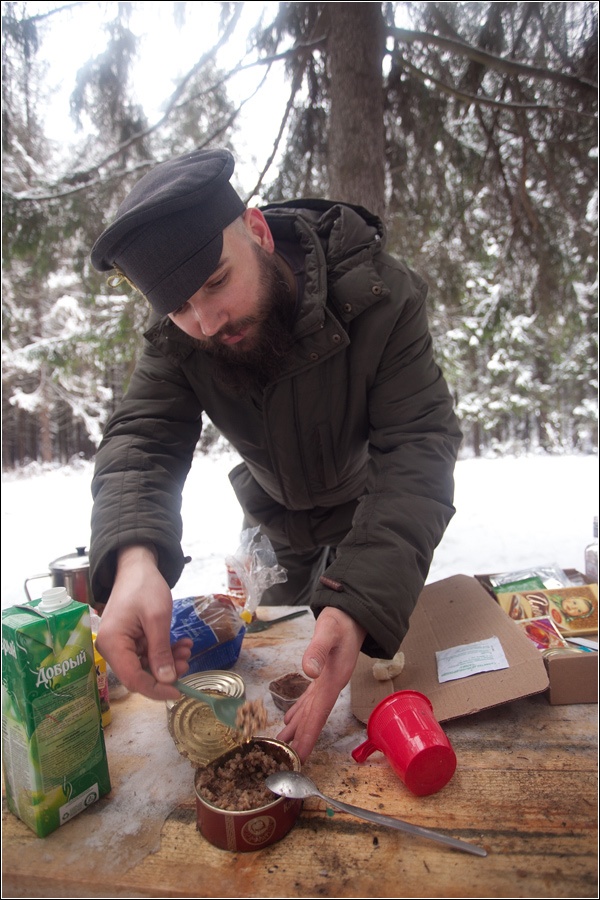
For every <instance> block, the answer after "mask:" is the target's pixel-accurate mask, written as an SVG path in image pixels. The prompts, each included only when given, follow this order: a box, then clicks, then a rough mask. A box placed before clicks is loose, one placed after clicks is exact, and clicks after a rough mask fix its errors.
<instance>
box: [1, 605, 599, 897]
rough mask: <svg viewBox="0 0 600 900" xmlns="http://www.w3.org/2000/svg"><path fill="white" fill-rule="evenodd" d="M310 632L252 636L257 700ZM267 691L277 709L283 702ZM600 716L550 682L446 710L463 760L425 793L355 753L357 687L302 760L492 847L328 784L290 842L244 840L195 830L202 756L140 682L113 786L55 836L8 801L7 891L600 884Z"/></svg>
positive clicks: (125, 707)
mask: <svg viewBox="0 0 600 900" xmlns="http://www.w3.org/2000/svg"><path fill="white" fill-rule="evenodd" d="M285 611H286V610H266V611H265V612H264V613H263V612H262V611H261V616H264V617H266V618H269V617H274V616H277V615H281V613H282V612H285ZM311 632H312V616H311V615H307V616H305V617H302V618H299V619H296V620H294V621H290V622H285V623H281V624H279V625H277V626H274V627H273V628H271V629H270V630H268V631H265V632H262V633H257V634H253V635H247V636H246V638H245V642H244V646H243V649H242V653H241V656H240V659H239V661H238V663H237V664H236V667H235V671H237V672H239V673H240V674H241V675H242V677H243V678H244V680H245V682H246V685H247V695H248V697H249V698H250V699H253V698H254V697H258V696H264V695H265V693H266V685H268V682H269V681H271V680H272V679H274V678H277V677H279V676H280V675H282V674H285V673H286V672H290V671H298V670H299V668H300V661H301V656H302V649H303V647H304V646H305V645H306V642H307V640H308V637H309V635H310V634H311ZM267 696H268V695H267ZM270 703H271V700H270V697H268V702H267V705H268V708H269V711H270V712H271V714H272V717H273V718H274V719H275V718H276V716H277V715H279V716H280V715H282V714H281V713H278V712H277V710H276V708H275V706H273V705H269V704H270ZM596 723H597V706H596V705H595V704H587V705H572V706H551V705H550V704H549V703H548V700H547V697H546V695H544V694H539V695H537V696H534V697H529V698H526V699H522V700H518V701H514V702H512V703H508V704H506V705H503V706H498V707H495V708H493V709H489V710H487V711H484V712H480V713H476V714H474V715H470V716H465V717H464V718H462V719H457V720H454V721H451V722H448V723H446V724H445V725H444V728H445V731H446V733H447V734H448V736H449V738H450V741H451V742H452V744H453V746H454V749H455V751H456V754H457V758H458V767H457V770H456V773H455V775H454V777H453V778H452V780H451V781H450V783H449V784H447V785H446V787H444V788H443V790H441V791H440V792H439V793H437V794H434V795H432V796H429V797H416V796H413V795H412V794H410V793H409V792H408V790H407V789H406V788H405V787H404V785H403V784H402V783H401V782H400V780H399V779H398V777H397V776H396V775H395V774H394V773H393V772H392V770H391V769H390V768H389V765H388V764H387V762H386V760H385V758H384V757H383V756H382V755H381V754H375V755H374V756H372V757H371V758H370V759H369V761H368V762H367V763H365V764H364V765H358V764H357V763H355V762H354V760H353V759H352V757H351V755H350V751H351V750H352V749H353V748H354V747H355V746H356V745H357V744H358V743H360V742H361V741H362V740H363V739H364V737H365V728H364V725H363V724H361V723H360V722H359V721H358V720H357V719H355V718H354V717H353V715H352V713H351V711H350V695H349V688H347V689H345V691H344V692H343V693H342V695H341V697H340V700H339V701H338V704H337V706H336V709H335V711H334V713H333V715H332V717H331V719H330V721H329V723H328V725H327V726H326V728H325V730H324V732H323V734H322V736H321V738H320V740H319V743H318V745H317V747H316V749H315V751H314V752H313V754H312V755H311V757H310V759H309V760H308V761H307V763H306V764H305V766H304V770H305V772H306V773H307V774H308V775H309V776H310V777H311V778H312V779H313V780H314V781H315V782H316V784H317V785H318V786H319V788H320V789H321V790H322V791H323V792H324V793H325V794H328V795H329V796H331V797H333V798H338V799H341V800H344V801H346V802H348V803H351V804H354V805H357V806H363V807H367V808H369V809H372V810H376V811H380V812H384V813H386V814H388V815H393V816H397V817H399V818H402V819H404V820H406V821H410V822H413V823H415V824H418V825H422V826H425V827H428V828H431V829H434V830H437V831H442V832H444V833H446V834H449V835H452V836H454V837H458V838H461V839H462V840H466V841H470V842H472V843H474V844H478V845H480V846H483V847H485V848H486V850H487V851H488V856H487V857H486V858H479V857H475V856H471V855H469V854H466V853H462V852H459V851H456V850H453V849H450V848H448V847H446V846H443V845H440V844H437V843H433V842H431V841H428V840H425V839H422V838H417V837H414V836H412V835H408V834H404V833H401V832H397V831H394V830H391V829H386V828H384V827H379V826H373V825H371V824H369V823H368V822H365V821H363V820H360V819H357V818H354V817H352V816H350V815H348V814H345V813H340V812H336V813H335V814H333V815H331V811H329V812H328V811H327V808H326V804H325V803H324V802H323V801H321V800H319V799H315V798H311V799H309V800H306V801H305V803H304V808H303V811H302V813H301V815H300V818H299V821H298V823H297V824H296V826H295V827H294V828H293V829H292V831H291V832H290V833H289V834H288V835H287V836H286V837H285V838H284V839H283V840H281V841H280V842H279V843H277V844H274V845H272V846H269V847H266V848H264V849H262V850H258V851H255V852H251V853H232V852H228V851H224V850H219V849H216V848H215V847H213V846H212V845H211V844H209V843H208V842H207V841H206V840H205V839H204V838H203V837H202V835H201V834H199V832H198V831H197V829H196V812H195V799H194V789H193V769H192V768H191V766H190V764H189V762H188V761H187V760H185V759H183V758H182V757H181V756H180V755H179V754H178V753H177V751H176V748H175V746H174V744H173V741H172V739H171V737H170V735H169V733H168V729H167V724H166V711H165V708H164V706H163V705H162V704H158V703H154V702H152V701H150V700H147V699H145V698H143V697H141V696H138V695H129V696H128V697H127V698H125V699H124V700H120V701H118V702H117V703H114V704H113V721H112V723H111V724H110V726H109V727H108V728H107V729H106V732H105V736H106V744H107V752H108V759H109V766H110V771H111V779H112V785H113V789H112V792H111V794H110V795H109V796H108V797H106V798H103V799H102V800H100V801H99V802H98V803H96V804H95V805H94V806H93V807H90V808H89V809H88V810H86V811H85V812H83V813H81V814H80V815H78V816H77V817H76V818H75V819H73V820H72V821H70V822H68V823H67V824H66V825H64V826H63V827H62V828H60V829H59V830H58V831H56V832H54V833H53V834H51V835H49V836H48V837H47V838H44V839H40V838H37V837H36V836H35V835H34V834H33V833H32V832H31V831H30V830H29V829H28V828H27V826H26V825H24V824H23V823H22V822H21V821H19V820H18V819H17V818H16V817H15V816H13V815H12V814H11V813H10V812H9V811H8V810H7V809H6V806H5V804H4V807H3V858H2V862H3V893H2V896H3V897H4V898H8V897H82V898H83V897H115V898H120V897H248V898H249V897H555V898H559V897H597V896H598V885H597V859H598V857H597V844H596V835H597V818H596V813H597V794H596V772H597V744H596ZM279 727H281V726H280V724H278V723H277V722H275V723H274V724H273V725H272V726H271V731H270V736H275V735H276V733H277V731H278V729H279Z"/></svg>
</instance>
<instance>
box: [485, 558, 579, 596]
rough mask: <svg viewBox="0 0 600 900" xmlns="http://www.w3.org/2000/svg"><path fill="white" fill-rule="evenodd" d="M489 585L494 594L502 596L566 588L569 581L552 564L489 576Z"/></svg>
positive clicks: (559, 569)
mask: <svg viewBox="0 0 600 900" xmlns="http://www.w3.org/2000/svg"><path fill="white" fill-rule="evenodd" d="M490 584H491V585H492V588H493V590H494V593H495V594H500V593H502V594H504V593H508V591H531V590H543V589H544V588H560V587H567V586H568V585H569V584H570V581H569V578H568V576H567V575H566V574H565V572H563V570H562V569H561V568H560V566H557V565H556V564H554V565H547V566H534V567H532V568H531V569H520V570H519V571H518V572H500V573H498V574H496V575H490Z"/></svg>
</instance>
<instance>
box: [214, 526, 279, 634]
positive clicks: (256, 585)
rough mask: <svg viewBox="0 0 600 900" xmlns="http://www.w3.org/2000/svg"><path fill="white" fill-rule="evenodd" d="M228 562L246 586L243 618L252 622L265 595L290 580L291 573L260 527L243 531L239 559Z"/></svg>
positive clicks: (233, 557) (228, 565)
mask: <svg viewBox="0 0 600 900" xmlns="http://www.w3.org/2000/svg"><path fill="white" fill-rule="evenodd" d="M225 563H226V565H227V567H228V569H230V570H231V571H233V572H234V573H235V574H236V575H237V577H238V579H239V581H240V584H241V585H242V589H243V592H244V595H245V598H246V599H245V602H244V607H243V609H242V611H241V613H240V616H241V617H242V619H243V620H244V622H246V623H250V622H251V621H252V618H253V615H254V613H255V612H256V609H257V607H258V605H259V603H260V601H261V599H262V595H263V594H264V592H265V591H266V590H267V588H270V587H271V586H272V585H274V584H280V583H282V582H284V581H287V572H286V570H285V569H284V568H283V567H282V566H280V565H279V563H278V562H277V557H276V556H275V551H274V550H273V545H272V544H271V541H270V540H269V538H268V537H267V536H266V535H265V534H261V533H260V527H259V526H257V527H256V528H247V529H246V531H243V532H242V540H241V543H240V546H239V547H238V549H237V551H236V553H235V556H229V557H227V559H226V560H225Z"/></svg>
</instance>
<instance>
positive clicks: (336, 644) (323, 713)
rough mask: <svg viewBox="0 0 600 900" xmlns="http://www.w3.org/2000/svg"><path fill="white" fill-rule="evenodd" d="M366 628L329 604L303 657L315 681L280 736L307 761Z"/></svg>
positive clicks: (286, 719) (351, 667)
mask: <svg viewBox="0 0 600 900" xmlns="http://www.w3.org/2000/svg"><path fill="white" fill-rule="evenodd" d="M365 634H366V631H365V629H364V628H362V627H361V626H360V625H358V623H357V622H355V621H354V619H352V618H351V617H350V616H349V615H347V613H345V612H342V611H341V610H339V609H333V608H332V607H327V608H326V609H324V610H323V612H322V613H321V614H320V616H319V618H318V619H317V622H316V624H315V632H314V634H313V637H312V640H311V642H310V644H309V645H308V647H307V649H306V651H305V653H304V656H303V657H302V668H303V669H304V672H305V673H306V675H307V676H308V677H309V678H313V679H314V681H313V683H312V684H311V685H310V686H309V687H308V688H307V690H306V691H305V692H304V694H302V696H301V697H300V699H299V700H298V701H297V702H296V703H295V704H294V705H293V706H292V708H291V709H290V710H288V712H287V713H286V714H285V717H284V720H283V721H284V722H285V728H284V729H283V731H281V732H280V734H279V735H278V738H279V740H281V741H285V742H286V743H288V744H291V746H292V747H293V748H294V749H295V750H296V752H297V753H298V756H299V757H300V759H301V760H302V762H304V761H305V760H306V758H307V757H308V756H309V754H310V752H311V751H312V749H313V747H314V746H315V744H316V742H317V738H318V737H319V735H320V733H321V730H322V728H323V726H324V725H325V722H326V721H327V718H328V716H329V713H330V712H331V710H332V709H333V706H334V704H335V701H336V700H337V698H338V696H339V693H340V691H341V690H342V688H344V687H345V686H346V685H347V684H348V682H349V680H350V676H351V675H352V672H353V671H354V666H355V665H356V660H357V659H358V654H359V651H360V648H361V646H362V643H363V640H364V637H365Z"/></svg>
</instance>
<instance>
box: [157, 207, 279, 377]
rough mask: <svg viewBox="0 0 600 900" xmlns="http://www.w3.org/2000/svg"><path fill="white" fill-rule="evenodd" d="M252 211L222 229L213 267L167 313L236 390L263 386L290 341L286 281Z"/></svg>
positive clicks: (263, 225)
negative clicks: (195, 288)
mask: <svg viewBox="0 0 600 900" xmlns="http://www.w3.org/2000/svg"><path fill="white" fill-rule="evenodd" d="M257 213H258V211H257V210H248V211H247V212H246V214H245V215H244V217H243V220H238V221H237V222H234V223H233V224H232V225H230V226H228V228H226V229H225V230H224V232H223V251H222V253H221V259H220V261H219V265H218V266H217V268H216V270H215V271H214V272H213V274H212V275H211V276H210V278H209V279H208V280H207V281H206V282H205V284H203V285H202V287H201V288H200V289H199V290H198V291H197V292H196V293H195V294H194V295H193V296H192V297H190V299H189V300H188V301H187V303H184V304H183V306H182V307H180V309H178V310H176V311H175V312H173V313H171V314H170V315H169V318H170V319H171V321H172V322H173V323H174V324H175V325H177V327H178V328H181V329H182V331H185V332H186V334H188V335H190V337H192V338H194V339H195V340H196V341H197V342H198V345H199V346H200V347H201V348H202V349H203V350H204V351H205V352H207V353H208V354H210V355H211V356H213V357H214V358H215V360H216V362H217V375H219V376H220V377H221V380H223V381H226V382H229V383H230V386H232V387H234V388H235V389H236V390H238V388H239V387H240V386H241V385H246V383H248V386H249V387H252V386H253V385H256V386H259V387H260V386H261V385H262V386H264V384H266V382H267V381H268V380H269V379H270V378H271V377H273V375H275V374H276V373H277V371H279V369H280V368H281V364H282V359H283V357H284V356H285V353H286V352H287V350H288V349H289V347H290V344H291V330H292V324H293V315H294V301H293V295H292V289H291V285H290V282H289V280H288V278H286V275H285V273H284V270H283V265H285V264H283V263H282V261H281V260H280V258H279V257H277V256H276V255H275V253H274V246H273V242H272V238H271V235H270V231H269V230H268V226H266V222H265V221H264V218H263V217H262V215H261V214H260V213H259V214H258V215H257ZM265 229H266V231H265ZM292 283H293V282H292ZM251 382H252V383H251ZM241 392H242V393H244V392H245V391H244V390H242V391H241Z"/></svg>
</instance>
